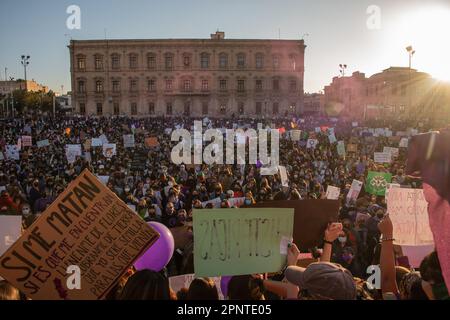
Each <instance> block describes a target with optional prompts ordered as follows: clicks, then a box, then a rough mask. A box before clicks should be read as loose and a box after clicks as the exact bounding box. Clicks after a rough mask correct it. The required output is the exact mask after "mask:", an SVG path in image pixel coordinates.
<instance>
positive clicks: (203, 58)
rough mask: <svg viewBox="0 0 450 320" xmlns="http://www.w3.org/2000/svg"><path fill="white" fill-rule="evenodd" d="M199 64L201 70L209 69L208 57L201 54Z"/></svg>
mask: <svg viewBox="0 0 450 320" xmlns="http://www.w3.org/2000/svg"><path fill="white" fill-rule="evenodd" d="M200 64H201V67H202V69H208V68H209V56H208V55H207V54H202V56H201V57H200Z"/></svg>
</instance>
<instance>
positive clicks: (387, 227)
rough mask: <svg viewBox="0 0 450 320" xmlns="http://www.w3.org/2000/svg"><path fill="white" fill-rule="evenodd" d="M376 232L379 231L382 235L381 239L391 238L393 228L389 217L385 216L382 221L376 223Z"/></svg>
mask: <svg viewBox="0 0 450 320" xmlns="http://www.w3.org/2000/svg"><path fill="white" fill-rule="evenodd" d="M378 230H380V232H381V234H382V235H383V239H387V238H392V236H393V233H394V226H393V225H392V221H391V218H389V215H385V216H384V218H383V220H381V221H380V223H378Z"/></svg>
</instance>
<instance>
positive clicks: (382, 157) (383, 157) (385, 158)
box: [373, 152, 391, 163]
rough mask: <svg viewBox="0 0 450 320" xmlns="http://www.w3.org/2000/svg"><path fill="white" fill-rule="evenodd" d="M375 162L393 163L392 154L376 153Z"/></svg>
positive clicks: (374, 155)
mask: <svg viewBox="0 0 450 320" xmlns="http://www.w3.org/2000/svg"><path fill="white" fill-rule="evenodd" d="M373 160H374V161H375V162H376V163H391V153H390V152H374V154H373Z"/></svg>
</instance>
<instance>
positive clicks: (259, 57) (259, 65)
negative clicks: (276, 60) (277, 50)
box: [255, 53, 264, 69]
mask: <svg viewBox="0 0 450 320" xmlns="http://www.w3.org/2000/svg"><path fill="white" fill-rule="evenodd" d="M255 66H256V69H263V68H264V55H263V54H262V53H257V54H256V55H255Z"/></svg>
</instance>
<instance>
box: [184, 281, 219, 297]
mask: <svg viewBox="0 0 450 320" xmlns="http://www.w3.org/2000/svg"><path fill="white" fill-rule="evenodd" d="M187 300H219V293H218V292H217V287H216V284H215V283H214V281H212V280H211V279H209V278H196V279H194V280H193V281H192V282H191V285H190V286H189V291H188V294H187Z"/></svg>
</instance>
